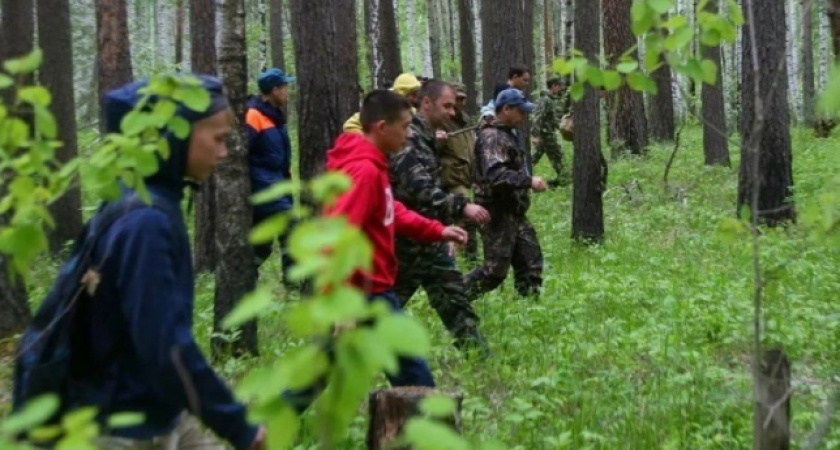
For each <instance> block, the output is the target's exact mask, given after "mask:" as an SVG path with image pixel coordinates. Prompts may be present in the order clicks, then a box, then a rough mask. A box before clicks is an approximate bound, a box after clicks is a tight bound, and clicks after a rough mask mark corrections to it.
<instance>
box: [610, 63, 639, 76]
mask: <svg viewBox="0 0 840 450" xmlns="http://www.w3.org/2000/svg"><path fill="white" fill-rule="evenodd" d="M615 68H616V70H618V71H619V72H621V73H630V72H633V71H634V70H636V69H638V68H639V63H638V62H637V61H624V62H621V63H618V65H617V66H615Z"/></svg>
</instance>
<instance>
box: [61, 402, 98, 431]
mask: <svg viewBox="0 0 840 450" xmlns="http://www.w3.org/2000/svg"><path fill="white" fill-rule="evenodd" d="M95 418H96V408H95V407H93V406H87V407H83V408H79V409H76V410H73V411H70V412H69V413H67V414H65V415H64V417H62V418H61V426H62V427H64V429H65V430H79V429H81V428H83V427H84V426H86V425H87V424H89V423H91V422H93V420H94V419H95Z"/></svg>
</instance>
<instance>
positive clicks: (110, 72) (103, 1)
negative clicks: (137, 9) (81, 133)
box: [96, 0, 133, 131]
mask: <svg viewBox="0 0 840 450" xmlns="http://www.w3.org/2000/svg"><path fill="white" fill-rule="evenodd" d="M126 21H127V17H126V10H125V0H96V35H97V42H98V47H97V48H98V50H99V51H98V58H97V64H98V66H99V74H98V76H97V79H98V80H99V85H98V88H99V89H98V91H99V92H98V98H100V99H101V98H103V97H104V96H105V94H106V93H108V91H110V90H111V89H114V88H117V87H120V86H122V85H124V84H126V83H130V82H131V81H132V78H133V75H132V74H131V48H130V46H129V43H128V24H127V23H126ZM99 129H100V130H103V131H104V130H105V118H104V117H103V116H102V111H100V112H99Z"/></svg>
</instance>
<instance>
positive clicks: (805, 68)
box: [802, 0, 816, 127]
mask: <svg viewBox="0 0 840 450" xmlns="http://www.w3.org/2000/svg"><path fill="white" fill-rule="evenodd" d="M813 3H814V2H813V1H812V0H802V106H803V118H804V120H805V125H807V126H809V127H813V126H814V122H815V121H816V119H815V104H814V102H815V98H816V91H815V81H814V28H813V20H812V17H813V14H812V11H813V10H814V5H813Z"/></svg>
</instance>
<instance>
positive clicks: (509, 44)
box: [481, 0, 534, 100]
mask: <svg viewBox="0 0 840 450" xmlns="http://www.w3.org/2000/svg"><path fill="white" fill-rule="evenodd" d="M533 6H534V3H533V0H484V1H482V2H481V54H482V56H483V58H484V61H483V65H482V77H481V79H482V84H483V93H484V98H485V99H488V100H489V99H490V98H492V97H493V91H494V90H495V88H496V85H497V84H498V83H503V82H505V81H507V75H508V69H509V68H510V66H512V65H514V64H525V65H526V66H528V67H529V68H531V70H532V71H533V70H534V67H533V66H534V46H533V44H532V42H531V34H532V32H533V18H534V14H533V9H534V8H533ZM528 11H530V13H528ZM529 18H530V19H531V20H530V21H529V20H528V19H529Z"/></svg>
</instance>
